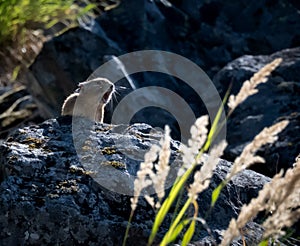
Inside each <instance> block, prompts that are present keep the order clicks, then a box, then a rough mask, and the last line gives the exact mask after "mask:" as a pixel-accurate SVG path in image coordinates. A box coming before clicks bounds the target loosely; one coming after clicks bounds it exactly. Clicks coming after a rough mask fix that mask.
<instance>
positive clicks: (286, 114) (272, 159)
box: [214, 48, 300, 176]
mask: <svg viewBox="0 0 300 246" xmlns="http://www.w3.org/2000/svg"><path fill="white" fill-rule="evenodd" d="M278 57H281V58H282V59H283V62H282V63H281V65H280V66H279V67H278V68H277V69H276V70H275V71H274V72H273V73H272V75H271V76H270V78H269V80H268V82H267V83H264V84H261V85H259V87H258V89H259V92H258V93H257V94H255V95H253V96H251V97H249V98H248V99H247V100H246V101H245V102H243V103H242V104H241V105H240V106H239V107H238V108H237V109H236V111H235V112H234V113H233V115H232V116H231V117H230V119H229V121H228V131H227V140H228V142H229V146H228V148H227V150H226V153H225V156H224V158H225V159H226V160H233V159H234V158H236V157H237V156H239V155H240V153H241V151H242V149H243V147H244V146H245V145H246V144H247V143H248V142H249V141H251V140H252V139H253V138H254V137H255V136H256V135H257V134H258V133H259V132H260V131H261V130H262V129H263V128H264V127H268V126H271V125H272V124H274V123H275V122H278V121H280V120H283V119H288V120H289V121H290V124H289V125H288V126H287V128H286V129H285V130H284V131H283V132H282V133H280V134H279V139H278V141H276V143H274V144H269V145H266V146H264V147H263V148H261V150H260V151H259V154H260V155H262V156H263V157H264V158H265V159H266V164H263V165H261V164H260V165H258V166H256V167H254V168H255V170H257V171H259V172H261V173H264V174H267V175H269V176H273V175H274V174H275V173H277V172H278V171H279V170H280V169H282V168H283V169H285V170H286V169H287V168H290V167H292V165H293V163H294V161H295V158H296V156H297V155H298V153H299V152H300V144H299V143H300V135H299V134H297V132H299V129H300V112H299V105H300V97H299V95H300V80H299V78H300V48H294V49H287V50H282V51H279V52H276V53H274V54H272V55H268V56H250V55H247V56H242V57H240V58H238V59H236V60H234V61H233V62H231V63H229V64H228V65H226V66H225V67H224V68H223V69H222V70H221V71H220V72H219V73H218V74H217V75H216V76H215V77H214V83H215V85H216V87H217V89H218V91H219V92H220V93H221V95H224V93H225V91H226V90H227V88H228V87H229V83H231V82H232V84H233V86H232V94H234V95H236V94H237V93H238V91H239V89H240V88H241V85H242V83H243V82H244V81H245V80H247V79H249V78H250V77H251V76H252V75H253V73H255V72H257V71H258V70H259V69H260V68H261V67H263V66H264V65H266V64H267V63H269V62H271V61H272V60H274V59H275V58H278Z"/></svg>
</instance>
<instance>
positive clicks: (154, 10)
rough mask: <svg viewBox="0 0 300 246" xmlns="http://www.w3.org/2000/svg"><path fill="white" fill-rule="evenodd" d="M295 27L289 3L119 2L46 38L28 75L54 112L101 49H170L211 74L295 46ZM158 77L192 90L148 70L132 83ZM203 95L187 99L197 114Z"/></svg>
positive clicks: (298, 20)
mask: <svg viewBox="0 0 300 246" xmlns="http://www.w3.org/2000/svg"><path fill="white" fill-rule="evenodd" d="M241 20H242V21H241ZM299 30H300V15H299V12H297V9H296V8H295V7H294V6H293V5H291V4H290V3H289V2H288V1H279V2H277V3H273V2H270V1H267V0H266V1H260V2H253V3H249V2H248V1H235V2H230V3H229V2H223V1H209V2H207V3H205V2H203V1H196V0H194V1H174V5H171V4H170V5H168V4H167V1H151V2H150V1H146V0H144V1H139V2H138V3H137V2H136V1H122V2H121V4H120V5H119V6H118V7H117V8H115V9H112V10H111V11H109V12H106V13H105V14H103V15H102V16H100V17H99V18H97V19H96V20H95V21H93V22H92V23H87V24H82V27H80V28H75V29H73V30H70V31H68V32H66V33H65V34H63V35H61V36H59V37H57V38H54V39H53V40H51V41H50V42H48V43H46V44H45V46H44V49H43V50H42V52H41V54H40V55H39V56H38V58H37V60H36V62H35V63H34V64H33V65H32V67H31V70H32V72H33V75H34V76H35V78H36V80H37V81H35V82H34V80H33V79H32V82H31V91H32V93H33V94H34V95H36V98H37V99H38V101H39V102H40V104H41V107H40V108H41V109H43V113H44V115H45V116H46V117H53V116H57V115H58V114H59V113H60V107H61V105H62V102H63V99H64V98H65V97H66V96H67V95H68V94H70V92H71V91H72V90H73V89H74V88H75V87H76V84H77V83H78V82H79V81H82V80H85V79H86V78H87V77H89V75H90V74H91V73H92V72H93V71H94V70H95V69H97V67H99V66H100V65H101V64H102V63H103V57H104V56H105V55H117V56H118V55H121V54H124V53H127V52H132V51H136V50H145V49H155V50H166V51H172V52H175V53H177V54H180V55H183V56H184V57H187V58H189V59H191V60H192V61H194V62H195V63H196V64H198V65H199V66H200V67H201V68H202V69H204V71H205V72H207V73H208V75H209V76H212V75H213V74H215V73H216V72H217V71H218V70H219V69H220V68H222V67H223V66H224V65H225V64H226V63H228V62H230V61H232V60H233V59H234V58H237V57H239V56H241V55H244V54H245V53H248V54H269V53H272V52H274V51H277V50H280V49H283V48H288V47H295V46H297V45H299V44H300V32H299ZM100 76H101V75H100ZM141 78H142V79H141ZM157 78H159V79H157ZM155 81H160V85H161V86H163V84H164V83H166V84H167V85H168V88H169V89H172V90H173V91H175V92H177V91H183V90H185V93H183V94H185V95H189V94H190V93H189V91H190V89H188V88H186V89H184V88H183V87H182V85H180V86H178V83H179V82H178V81H176V80H174V79H172V78H166V77H162V78H160V77H157V76H156V77H155V78H153V77H151V76H150V77H149V76H146V77H145V78H144V77H139V78H138V79H136V80H135V83H136V85H137V87H142V86H145V85H149V84H150V85H153V83H155ZM163 81H164V82H163ZM127 86H128V85H127ZM185 99H190V97H189V96H186V98H185ZM200 101H201V100H200V99H199V98H198V99H197V98H196V99H194V100H192V101H191V102H189V104H190V105H191V106H192V108H193V109H194V110H196V114H198V115H199V113H201V112H202V111H203V109H202V110H201V109H200V110H199V109H198V110H197V108H199V106H198V107H193V104H196V105H199V104H201V102H200Z"/></svg>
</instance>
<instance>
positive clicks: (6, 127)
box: [0, 86, 41, 139]
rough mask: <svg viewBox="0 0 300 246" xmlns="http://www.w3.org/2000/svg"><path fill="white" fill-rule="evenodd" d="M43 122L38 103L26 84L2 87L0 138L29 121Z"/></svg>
mask: <svg viewBox="0 0 300 246" xmlns="http://www.w3.org/2000/svg"><path fill="white" fill-rule="evenodd" d="M32 121H34V122H39V121H40V122H41V117H40V116H39V114H38V109H37V106H36V103H35V102H34V100H33V99H32V96H31V95H30V94H29V93H28V91H27V90H26V88H25V87H24V86H18V87H15V88H11V87H10V86H7V87H4V88H1V92H0V139H1V138H2V139H5V138H6V137H7V136H8V134H9V133H10V131H12V130H13V129H15V128H16V127H20V126H24V125H26V124H29V122H32Z"/></svg>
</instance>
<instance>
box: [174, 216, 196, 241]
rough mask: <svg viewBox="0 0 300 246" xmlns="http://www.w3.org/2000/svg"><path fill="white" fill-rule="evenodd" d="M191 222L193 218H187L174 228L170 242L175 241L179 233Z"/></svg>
mask: <svg viewBox="0 0 300 246" xmlns="http://www.w3.org/2000/svg"><path fill="white" fill-rule="evenodd" d="M190 222H191V219H185V220H184V221H182V222H180V223H179V224H178V225H177V226H176V227H175V229H174V230H173V233H172V235H170V238H169V242H173V241H174V240H175V239H176V238H177V237H178V235H179V234H180V233H181V231H182V230H183V228H184V227H186V225H188V224H189V223H190Z"/></svg>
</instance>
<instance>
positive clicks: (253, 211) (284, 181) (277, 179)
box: [220, 159, 300, 245]
mask: <svg viewBox="0 0 300 246" xmlns="http://www.w3.org/2000/svg"><path fill="white" fill-rule="evenodd" d="M282 174H283V172H280V173H279V174H276V175H275V176H274V177H273V179H272V180H271V182H270V183H267V184H266V185H265V186H264V188H263V189H262V190H261V191H260V192H259V195H258V197H257V198H254V199H252V200H251V202H250V203H249V204H248V205H244V206H243V207H242V209H241V212H240V214H239V216H238V218H237V219H236V220H235V219H232V220H231V221H230V224H229V226H228V228H227V230H226V231H225V233H224V234H223V241H222V243H221V244H220V245H228V244H229V243H230V242H231V241H232V240H233V239H234V238H235V237H237V236H239V235H240V230H241V229H242V228H243V227H244V226H245V225H246V223H247V222H248V221H249V220H251V218H253V217H255V216H256V215H257V214H258V212H260V211H263V210H265V211H267V212H270V213H271V216H269V217H268V218H267V220H266V221H265V222H264V223H263V227H264V228H265V232H264V235H263V238H264V239H266V238H268V237H270V236H274V237H280V236H282V235H284V232H283V231H282V229H283V228H284V227H289V226H291V225H293V224H294V223H295V222H296V221H297V220H298V219H299V218H300V208H299V204H300V160H299V159H298V160H297V164H296V165H294V168H292V169H288V170H287V172H286V174H285V176H284V177H283V176H282Z"/></svg>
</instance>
